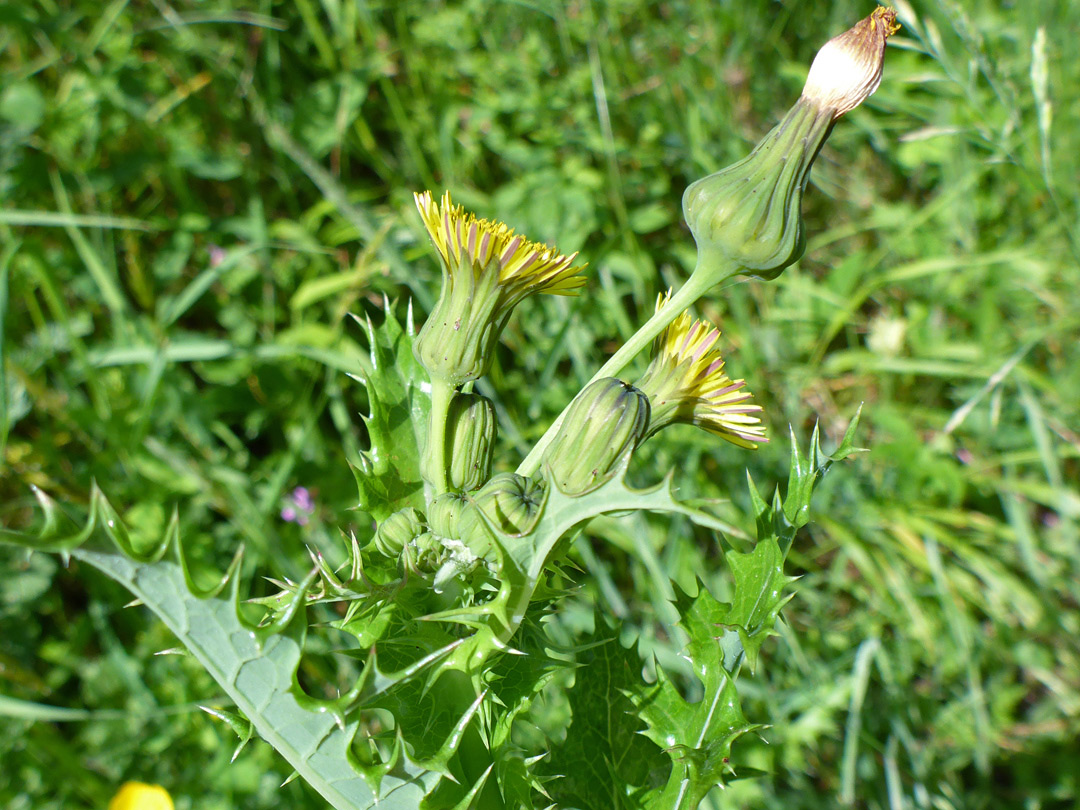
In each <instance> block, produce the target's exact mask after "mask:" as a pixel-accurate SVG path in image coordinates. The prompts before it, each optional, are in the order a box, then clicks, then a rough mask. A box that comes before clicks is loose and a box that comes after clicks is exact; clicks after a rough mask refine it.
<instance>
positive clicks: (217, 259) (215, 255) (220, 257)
mask: <svg viewBox="0 0 1080 810" xmlns="http://www.w3.org/2000/svg"><path fill="white" fill-rule="evenodd" d="M223 261H225V248H223V247H222V246H221V245H210V266H211V267H217V266H218V265H219V264H221V263H222V262H223Z"/></svg>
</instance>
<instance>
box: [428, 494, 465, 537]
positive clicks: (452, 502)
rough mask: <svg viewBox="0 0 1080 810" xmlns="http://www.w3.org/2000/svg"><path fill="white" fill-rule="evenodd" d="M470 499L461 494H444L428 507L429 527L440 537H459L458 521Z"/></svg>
mask: <svg viewBox="0 0 1080 810" xmlns="http://www.w3.org/2000/svg"><path fill="white" fill-rule="evenodd" d="M469 502H470V499H469V497H468V496H466V495H462V494H461V493H460V492H444V493H442V494H441V495H439V496H438V497H436V498H435V500H433V501H432V502H431V505H430V506H428V525H429V526H430V527H431V530H432V531H433V532H435V534H437V535H439V536H440V537H457V536H458V521H460V520H461V515H462V513H463V512H464V511H465V509H466V508H467V507H468V506H469Z"/></svg>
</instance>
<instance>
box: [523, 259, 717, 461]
mask: <svg viewBox="0 0 1080 810" xmlns="http://www.w3.org/2000/svg"><path fill="white" fill-rule="evenodd" d="M717 260H718V257H717V256H715V255H709V254H705V255H702V254H700V253H699V255H698V265H697V267H696V268H695V269H694V272H693V273H691V274H690V278H688V279H687V280H686V283H685V284H683V285H682V287H680V288H679V290H678V291H677V292H676V293H675V294H674V295H673V296H671V300H669V301H668V303H667V304H666V305H665V306H664V308H663V309H661V310H660V311H659V312H657V313H655V314H654V315H653V316H652V317H651V318H649V320H647V321H646V322H645V323H644V324H643V325H642V326H641V328H640V329H638V330H637V331H636V332H635V333H634V334H633V336H631V338H630V339H629V340H628V341H626V343H624V344H623V345H622V347H620V348H619V350H618V351H617V352H615V354H613V355H611V357H610V358H609V359H608V361H607V362H606V363H604V365H603V366H601V367H600V370H599V371H597V372H596V374H594V375H593V377H592V379H591V380H589V382H588V383H587V384H586V385H585V387H586V388H587V387H588V385H590V384H592V383H594V382H596V381H597V380H599V379H601V378H602V377H616V376H618V375H619V373H620V372H621V371H622V370H623V369H624V368H626V367H627V366H628V365H630V363H631V361H632V360H633V359H634V358H635V357H637V356H638V354H639V353H640V352H641V350H642V349H644V348H645V347H646V346H648V345H649V344H650V343H652V341H653V339H654V338H655V337H656V336H657V335H659V334H660V333H661V332H663V331H664V329H665V328H666V327H667V326H668V324H670V323H671V322H672V321H673V320H675V319H676V318H677V317H679V315H680V314H681V313H683V312H684V311H685V310H687V309H688V308H689V307H690V306H691V305H692V304H693V303H694V302H695V301H697V300H698V299H699V298H701V296H703V295H704V294H705V293H706V292H708V291H709V290H710V289H711V288H712V287H714V286H715V285H716V284H717V283H718V282H719V281H722V280H724V279H725V278H730V277H731V276H733V275H735V274H736V272H737V271H738V268H737V267H735V266H734V265H732V266H730V267H723V268H720V267H715V266H706V265H712V264H714V263H715V262H716V261H717ZM719 261H724V260H723V259H719ZM718 270H721V273H719V274H718V273H717V271H718ZM582 390H584V388H583V389H582ZM578 396H580V392H579V394H578ZM576 398H577V397H575V399H576ZM572 404H573V402H571V403H568V404H567V406H566V407H565V408H563V411H562V413H560V414H559V416H558V418H557V419H556V420H555V421H554V422H552V423H551V427H549V428H548V429H547V432H546V433H544V435H543V436H541V437H540V441H538V442H537V443H536V445H535V446H534V447H533V449H532V450H531V451H529V455H527V456H526V457H525V460H524V461H522V462H521V464H520V465H519V466H518V468H517V473H518V475H524V476H529V475H532V474H533V473H535V472H536V471H537V470H538V469H539V468H540V461H541V459H542V458H543V456H544V451H545V450H546V449H547V446H548V445H549V444H551V442H552V440H553V439H554V438H555V434H556V433H557V432H558V430H559V426H560V425H562V422H563V419H564V418H565V416H566V412H567V411H569V410H570V405H572Z"/></svg>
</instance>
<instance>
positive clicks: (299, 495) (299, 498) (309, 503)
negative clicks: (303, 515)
mask: <svg viewBox="0 0 1080 810" xmlns="http://www.w3.org/2000/svg"><path fill="white" fill-rule="evenodd" d="M292 499H293V503H295V504H296V505H297V506H298V507H300V508H301V509H303V510H304V511H305V512H314V511H315V502H314V501H313V500H312V499H311V492H310V491H308V488H307V487H297V488H296V489H294V490H293V493H292Z"/></svg>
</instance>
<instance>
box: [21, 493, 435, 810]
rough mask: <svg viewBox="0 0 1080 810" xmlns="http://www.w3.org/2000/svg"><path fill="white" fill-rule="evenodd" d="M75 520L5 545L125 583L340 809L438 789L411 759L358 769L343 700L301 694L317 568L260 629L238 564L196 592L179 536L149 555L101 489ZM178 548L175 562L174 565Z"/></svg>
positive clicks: (408, 801)
mask: <svg viewBox="0 0 1080 810" xmlns="http://www.w3.org/2000/svg"><path fill="white" fill-rule="evenodd" d="M54 514H56V512H55V511H54ZM65 520H66V518H65ZM67 522H68V524H70V526H69V528H72V531H71V533H66V532H65V530H64V529H63V524H64V521H63V520H60V519H59V517H58V518H57V519H55V520H52V521H48V520H47V524H46V525H47V527H48V530H49V534H47V535H46V536H45V537H44V538H42V537H38V536H34V535H26V534H21V533H18V532H13V531H4V532H2V533H0V541H3V542H6V543H9V544H15V545H19V546H22V547H26V548H34V549H40V548H42V547H45V548H47V549H50V550H53V551H57V550H67V551H68V553H69V554H70V555H71V556H72V557H73V558H75V559H78V560H80V561H82V562H85V563H87V564H89V565H92V566H94V567H95V568H97V569H99V570H100V571H102V572H103V573H105V574H107V575H108V576H110V577H112V578H113V579H115V580H116V581H117V582H119V583H121V584H122V585H124V586H125V587H126V588H127V589H128V590H129V591H131V593H132V594H133V595H134V596H136V597H137V598H138V599H140V600H142V602H143V604H145V605H146V606H147V607H148V608H149V609H150V610H151V611H152V612H153V613H155V614H156V615H157V616H158V618H160V619H161V620H162V621H163V622H164V623H165V624H166V625H167V626H168V627H169V629H170V630H172V632H173V633H174V634H175V635H176V636H177V638H179V639H180V641H181V642H182V643H183V644H184V646H185V647H186V648H187V649H188V650H189V651H190V652H191V653H192V655H194V656H195V658H197V659H198V660H199V662H200V663H201V664H202V665H203V667H205V668H206V670H207V671H208V672H209V673H210V674H211V675H212V676H213V677H214V679H215V680H216V681H217V682H218V684H219V685H220V686H221V688H222V689H223V690H224V691H225V693H226V694H227V695H228V696H229V698H230V699H232V701H233V702H234V703H235V705H236V708H237V710H238V711H239V712H241V713H242V714H243V716H245V717H247V718H248V719H249V720H250V721H251V724H252V725H253V726H254V728H255V730H256V731H257V732H258V733H259V735H260V736H261V737H262V738H263V739H265V740H267V741H268V742H269V743H270V744H271V745H273V746H274V748H275V749H276V750H277V751H278V752H279V753H281V755H282V756H284V757H285V759H286V760H288V762H289V764H290V765H292V766H293V767H294V768H295V769H296V770H297V771H298V772H299V773H300V774H301V775H302V776H303V777H304V779H305V781H307V782H308V783H309V784H310V785H311V786H312V787H314V788H315V789H316V790H317V791H318V792H319V793H320V794H322V796H323V798H325V799H326V800H327V801H328V802H329V803H330V804H331V805H332V806H334V807H336V808H338V810H356V809H357V808H371V807H374V806H375V804H376V801H377V798H376V791H377V790H379V791H380V795H381V799H378V804H379V807H380V810H385V809H387V808H389V809H390V810H394V809H395V808H397V810H412V808H415V807H416V806H417V805H418V803H419V802H420V800H421V799H422V797H423V796H424V795H425V794H426V793H427V792H428V791H429V790H430V789H431V788H432V787H433V786H434V784H435V782H436V780H437V778H438V777H437V775H436V774H434V773H431V772H429V771H427V770H425V769H423V768H420V767H418V766H416V765H415V764H413V763H409V762H407V761H402V762H400V763H398V765H397V767H396V768H395V770H394V772H393V773H387V774H385V775H383V774H381V773H377V772H376V771H375V770H374V769H364V768H358V767H354V764H353V762H354V758H352V757H351V756H350V753H349V751H350V746H351V742H352V739H353V737H354V735H356V734H357V733H358V731H359V724H358V722H357V721H356V720H351V721H349V722H347V723H345V722H343V721H342V715H341V713H340V711H339V710H338V709H339V705H338V702H336V701H320V700H316V699H314V698H310V697H308V696H307V695H304V694H303V693H301V692H300V691H299V689H298V687H297V685H296V670H297V667H298V665H299V663H300V656H301V651H302V639H303V631H304V629H305V628H306V620H305V618H304V615H303V614H304V609H303V603H304V599H305V598H306V593H305V591H304V588H305V587H310V585H311V584H312V583H313V582H314V578H315V575H316V574H317V573H318V571H317V569H316V570H315V571H313V573H312V576H311V577H309V578H308V579H307V580H306V585H305V586H301V588H300V589H299V590H298V592H297V594H296V598H295V599H294V604H293V606H292V608H291V609H289V610H286V611H284V612H283V613H282V615H281V616H280V617H279V619H278V620H277V621H275V622H274V623H273V625H271V626H269V627H263V628H257V627H253V626H251V625H250V624H249V623H248V622H246V621H245V620H244V619H243V618H242V617H241V616H240V613H239V594H238V587H237V583H236V577H235V574H236V565H237V563H236V561H234V564H233V566H230V576H227V577H223V578H222V581H221V582H220V583H219V585H217V586H216V587H214V588H212V589H210V590H209V591H207V592H203V593H195V592H193V590H192V587H191V586H192V583H191V576H190V572H189V571H188V566H187V559H186V556H185V555H184V553H183V549H182V546H181V543H180V539H179V533H178V532H177V531H175V530H173V529H170V531H169V532H168V533H167V535H166V537H165V538H164V539H163V541H162V542H161V543H159V544H157V545H156V546H155V547H154V548H153V549H152V550H150V551H149V552H144V553H141V554H139V553H138V552H137V551H136V550H135V549H133V548H132V547H131V543H130V540H129V538H128V534H127V532H126V531H125V530H124V528H123V525H122V524H121V523H120V520H119V518H118V517H117V516H116V512H115V510H113V509H112V507H111V506H110V505H109V504H108V502H107V500H106V499H105V497H104V495H103V494H102V493H101V492H100V490H97V489H96V487H95V489H94V491H93V493H92V496H91V505H90V514H89V516H88V519H87V521H86V523H85V524H84V525H82V526H78V525H77V524H74V523H72V522H71V521H67ZM99 532H100V533H102V534H104V535H105V536H106V537H107V538H108V539H109V540H111V542H112V546H113V548H112V550H98V547H97V546H94V545H92V544H90V543H89V542H88V541H89V540H91V539H92V538H94V537H95V535H97V536H100V535H99V534H98V533H99ZM169 549H172V551H173V552H174V557H175V559H166V558H165V556H164V555H165V554H166V552H167V551H168V550H169ZM226 585H228V586H230V587H228V590H226V589H225V586H226ZM379 778H381V779H382V781H383V784H382V785H381V786H380V784H379ZM380 788H381V789H380Z"/></svg>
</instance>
